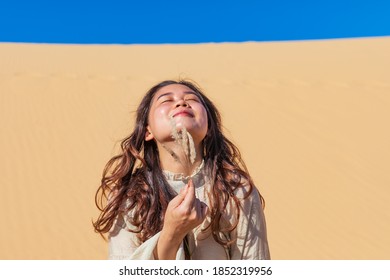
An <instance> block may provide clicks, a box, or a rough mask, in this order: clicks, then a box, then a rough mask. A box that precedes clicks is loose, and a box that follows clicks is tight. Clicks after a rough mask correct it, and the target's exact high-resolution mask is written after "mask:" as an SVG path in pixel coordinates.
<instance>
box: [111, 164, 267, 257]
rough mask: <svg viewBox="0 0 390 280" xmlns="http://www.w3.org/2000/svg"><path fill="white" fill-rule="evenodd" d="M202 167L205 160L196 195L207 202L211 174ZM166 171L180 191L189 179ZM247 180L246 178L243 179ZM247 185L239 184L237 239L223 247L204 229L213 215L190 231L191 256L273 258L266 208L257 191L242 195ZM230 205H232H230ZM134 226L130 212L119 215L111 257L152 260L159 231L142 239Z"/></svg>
mask: <svg viewBox="0 0 390 280" xmlns="http://www.w3.org/2000/svg"><path fill="white" fill-rule="evenodd" d="M204 169H205V168H203V163H202V164H201V166H200V167H199V168H198V170H196V171H195V173H194V175H193V182H194V186H195V188H196V189H195V192H196V197H197V198H198V199H199V200H201V201H203V202H205V203H206V204H208V203H207V202H208V196H207V194H206V193H207V191H208V189H209V188H210V184H209V183H208V181H209V180H208V176H207V174H206V172H205V170H204ZM164 174H165V176H166V178H167V180H168V183H169V184H170V185H171V187H172V188H173V189H174V190H175V191H176V192H179V191H180V189H181V188H182V187H184V186H185V184H186V183H187V179H186V178H184V177H183V176H182V175H181V174H175V173H172V172H169V171H164ZM242 183H243V184H245V182H242ZM245 190H246V188H245V187H244V188H240V191H239V192H238V193H236V195H237V197H238V198H240V200H241V211H240V218H239V221H238V225H237V227H236V229H235V230H234V231H233V232H232V233H231V236H230V239H233V240H236V241H235V242H234V243H233V244H232V245H230V246H229V248H224V247H223V246H221V245H220V244H218V243H217V242H216V241H215V240H214V238H213V236H212V234H211V232H210V229H208V230H206V231H203V232H202V229H203V228H205V227H206V226H207V225H208V224H209V222H210V218H206V219H205V221H204V222H203V223H202V224H201V225H200V226H198V227H196V228H195V229H193V230H192V232H190V233H189V234H188V237H189V238H188V239H189V247H190V252H191V259H194V260H228V259H232V260H249V259H250V260H258V259H270V253H269V249H268V242H267V230H266V223H265V218H264V214H263V209H262V206H261V202H260V197H259V195H258V192H257V191H253V192H252V193H251V195H250V196H249V197H248V198H246V199H243V196H244V193H245ZM228 209H232V208H231V205H228ZM227 212H228V213H229V214H228V215H227V216H226V217H224V218H225V220H227V221H229V220H231V219H233V218H234V217H235V215H233V214H234V213H232V211H231V210H229V211H227ZM128 229H134V226H133V225H132V224H131V213H128V214H126V215H124V216H123V215H121V216H119V217H118V218H117V220H116V223H115V225H114V227H113V229H112V230H111V232H110V233H109V259H135V260H153V259H154V254H153V252H154V249H155V248H156V246H157V242H158V238H159V236H160V232H159V233H157V234H156V235H154V236H153V237H152V238H150V239H148V240H147V241H146V242H144V243H141V242H140V241H139V240H138V238H137V236H136V233H133V232H130V231H128ZM176 259H177V260H184V259H185V257H184V250H183V245H182V246H180V248H179V250H178V252H177V254H176Z"/></svg>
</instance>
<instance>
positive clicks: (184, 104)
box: [176, 99, 190, 107]
mask: <svg viewBox="0 0 390 280" xmlns="http://www.w3.org/2000/svg"><path fill="white" fill-rule="evenodd" d="M180 106H183V107H190V105H188V103H187V102H186V101H185V100H184V99H179V100H178V101H177V102H176V107H180Z"/></svg>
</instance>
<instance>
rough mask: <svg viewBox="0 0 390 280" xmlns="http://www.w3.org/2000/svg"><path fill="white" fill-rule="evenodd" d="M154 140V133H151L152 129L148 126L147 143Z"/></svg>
mask: <svg viewBox="0 0 390 280" xmlns="http://www.w3.org/2000/svg"><path fill="white" fill-rule="evenodd" d="M152 139H154V136H153V133H152V132H151V130H150V127H149V126H147V127H146V132H145V141H150V140H152Z"/></svg>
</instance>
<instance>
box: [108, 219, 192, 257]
mask: <svg viewBox="0 0 390 280" xmlns="http://www.w3.org/2000/svg"><path fill="white" fill-rule="evenodd" d="M129 229H132V230H134V226H133V225H132V224H131V223H130V222H129V221H128V217H127V215H126V216H123V215H119V216H118V217H117V219H116V221H115V224H114V226H113V228H112V230H111V231H110V233H109V236H108V251H109V257H108V258H109V259H111V260H124V259H128V260H154V259H155V257H154V250H155V248H156V246H157V242H158V239H159V237H160V233H161V232H158V233H157V234H155V235H154V236H152V237H151V238H150V239H148V240H146V241H145V242H143V243H142V242H140V241H139V239H138V237H137V233H134V232H131V231H129ZM184 256H185V255H184V251H183V247H182V246H180V248H179V250H178V252H177V254H176V259H184V258H185V257H184Z"/></svg>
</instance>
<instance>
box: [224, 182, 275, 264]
mask: <svg viewBox="0 0 390 280" xmlns="http://www.w3.org/2000/svg"><path fill="white" fill-rule="evenodd" d="M246 189H247V188H242V189H241V193H239V194H237V197H238V198H239V199H240V202H241V207H240V217H239V220H238V224H237V228H236V230H235V231H233V233H232V236H231V237H232V238H233V240H234V239H235V238H236V242H234V243H233V244H232V245H231V247H230V256H231V259H233V260H260V259H261V260H269V259H270V252H269V247H268V240H267V228H266V222H265V217H264V212H263V208H262V204H261V200H260V195H259V192H258V191H257V189H256V188H253V190H252V192H251V194H250V195H249V196H248V197H247V198H245V199H244V198H243V196H244V194H245V191H246Z"/></svg>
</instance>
